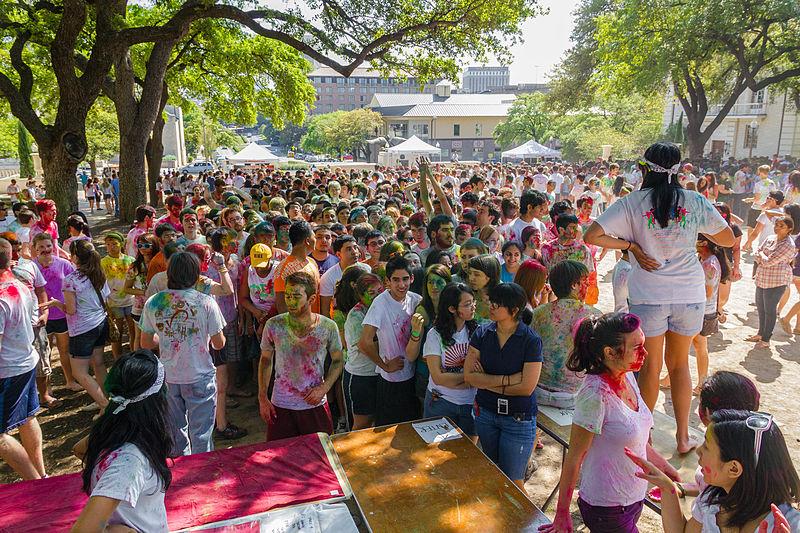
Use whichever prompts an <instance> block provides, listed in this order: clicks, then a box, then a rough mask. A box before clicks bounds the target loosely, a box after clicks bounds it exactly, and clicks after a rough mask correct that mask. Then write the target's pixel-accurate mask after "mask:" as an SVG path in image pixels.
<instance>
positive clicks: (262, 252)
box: [250, 243, 272, 268]
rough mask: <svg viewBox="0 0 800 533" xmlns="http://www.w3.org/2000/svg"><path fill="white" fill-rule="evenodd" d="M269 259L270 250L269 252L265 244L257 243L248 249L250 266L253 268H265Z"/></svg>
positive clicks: (270, 256)
mask: <svg viewBox="0 0 800 533" xmlns="http://www.w3.org/2000/svg"><path fill="white" fill-rule="evenodd" d="M271 258H272V250H270V249H269V246H267V245H266V244H262V243H257V244H254V245H253V247H252V248H250V264H251V265H253V266H254V267H255V268H263V267H265V266H267V265H268V264H269V260H270V259H271Z"/></svg>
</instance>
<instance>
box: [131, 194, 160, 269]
mask: <svg viewBox="0 0 800 533" xmlns="http://www.w3.org/2000/svg"><path fill="white" fill-rule="evenodd" d="M155 217H156V210H155V209H153V208H152V207H150V206H149V205H146V204H145V205H140V206H139V207H137V208H136V220H135V222H134V225H133V228H131V230H130V231H129V232H128V235H127V237H126V238H125V254H126V255H129V256H131V257H134V258H135V257H136V254H137V252H138V250H137V248H136V245H137V244H138V242H139V235H144V234H145V233H149V232H150V230H151V229H153V220H155Z"/></svg>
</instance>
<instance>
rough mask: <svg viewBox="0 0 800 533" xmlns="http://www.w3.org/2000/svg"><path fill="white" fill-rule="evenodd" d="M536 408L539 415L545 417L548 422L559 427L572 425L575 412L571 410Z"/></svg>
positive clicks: (550, 407) (548, 407) (549, 406)
mask: <svg viewBox="0 0 800 533" xmlns="http://www.w3.org/2000/svg"><path fill="white" fill-rule="evenodd" d="M538 407H539V412H540V413H543V414H545V415H547V417H548V418H550V420H552V421H553V422H555V423H556V424H558V425H559V426H571V425H572V417H573V416H574V415H575V411H573V410H572V409H559V408H558V407H553V406H551V405H540V406H538Z"/></svg>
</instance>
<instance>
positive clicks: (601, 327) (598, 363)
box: [566, 313, 641, 374]
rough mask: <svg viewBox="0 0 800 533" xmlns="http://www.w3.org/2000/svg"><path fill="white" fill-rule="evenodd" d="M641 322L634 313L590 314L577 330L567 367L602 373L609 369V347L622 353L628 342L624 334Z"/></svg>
mask: <svg viewBox="0 0 800 533" xmlns="http://www.w3.org/2000/svg"><path fill="white" fill-rule="evenodd" d="M640 324H641V321H640V320H639V317H638V316H636V315H634V314H631V313H607V314H605V315H602V316H587V317H586V318H584V319H583V320H581V322H580V323H579V324H578V327H577V328H576V329H575V332H574V337H575V342H574V343H573V348H572V352H571V353H570V354H569V358H568V359H567V365H566V366H567V368H568V369H570V370H572V371H573V372H585V373H587V374H602V373H603V372H605V371H606V370H607V367H606V363H605V353H604V352H605V349H606V347H609V348H612V349H613V350H614V351H615V352H619V351H620V350H621V349H622V347H623V345H624V343H625V334H627V333H632V332H634V331H636V330H637V329H639V325H640Z"/></svg>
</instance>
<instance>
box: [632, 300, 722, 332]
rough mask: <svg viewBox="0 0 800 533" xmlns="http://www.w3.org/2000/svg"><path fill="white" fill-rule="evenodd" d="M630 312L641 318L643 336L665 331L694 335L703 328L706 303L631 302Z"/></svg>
mask: <svg viewBox="0 0 800 533" xmlns="http://www.w3.org/2000/svg"><path fill="white" fill-rule="evenodd" d="M630 312H631V313H633V314H634V315H636V316H638V317H639V319H641V321H642V331H643V332H644V336H645V337H658V336H659V335H663V334H664V333H666V332H667V331H671V332H673V333H677V334H678V335H684V336H686V337H694V336H695V335H697V334H698V333H700V330H701V329H703V315H704V314H705V312H706V304H705V302H701V303H696V304H631V305H630Z"/></svg>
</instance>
